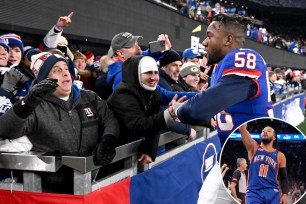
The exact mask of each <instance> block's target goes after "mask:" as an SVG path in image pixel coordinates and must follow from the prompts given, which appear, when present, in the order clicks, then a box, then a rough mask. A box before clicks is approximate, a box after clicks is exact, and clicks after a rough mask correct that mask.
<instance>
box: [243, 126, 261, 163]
mask: <svg viewBox="0 0 306 204" xmlns="http://www.w3.org/2000/svg"><path fill="white" fill-rule="evenodd" d="M239 131H240V134H241V138H242V142H243V144H244V146H245V148H246V149H247V151H248V156H249V159H250V158H252V156H253V155H254V153H255V148H256V147H257V145H258V144H257V142H256V141H255V140H253V139H252V137H251V135H250V133H249V131H248V129H247V123H244V124H242V125H241V126H240V127H239Z"/></svg>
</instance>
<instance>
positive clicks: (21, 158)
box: [0, 127, 210, 195]
mask: <svg viewBox="0 0 306 204" xmlns="http://www.w3.org/2000/svg"><path fill="white" fill-rule="evenodd" d="M196 130H197V135H198V137H196V138H195V139H194V140H192V141H187V140H186V136H184V135H180V134H177V133H173V132H166V133H163V134H161V135H160V139H159V146H162V145H165V144H171V143H174V144H175V146H176V147H174V148H173V149H170V150H167V151H165V152H164V153H163V154H161V155H158V156H157V157H156V160H155V162H153V163H150V164H146V165H141V164H139V163H138V162H137V156H138V150H139V148H140V145H141V143H142V140H137V141H134V142H131V143H128V144H125V145H122V146H119V147H117V148H116V156H115V158H114V159H113V161H112V163H114V162H117V161H124V168H123V169H121V170H119V171H117V172H114V173H113V174H111V175H108V176H106V177H104V178H101V179H100V180H97V181H93V180H92V173H94V172H96V171H97V170H98V169H99V168H100V166H96V165H95V164H94V162H93V156H89V157H76V156H55V155H50V154H48V153H44V152H32V151H30V152H21V153H5V152H2V153H0V169H7V170H20V171H22V174H23V181H22V183H15V182H14V181H13V180H12V182H4V181H1V182H0V189H9V190H19V191H30V192H41V191H42V184H41V177H40V175H39V172H56V171H58V169H59V168H60V167H62V166H63V165H65V166H68V167H70V168H72V169H73V171H74V173H73V174H74V183H73V187H74V194H75V195H84V194H88V193H90V192H92V191H94V190H97V189H99V188H101V187H103V186H107V185H110V184H112V183H116V182H118V181H120V180H123V179H125V178H128V177H131V176H133V175H136V174H138V173H141V172H143V171H146V170H148V169H150V168H153V167H154V166H157V165H159V164H160V163H162V162H164V161H166V160H167V159H169V158H171V157H173V156H175V155H176V154H178V153H180V152H182V151H184V150H185V149H187V148H189V147H190V146H192V145H194V144H196V143H199V142H202V141H204V140H205V139H206V138H207V137H208V136H209V132H210V131H209V129H208V128H203V127H196Z"/></svg>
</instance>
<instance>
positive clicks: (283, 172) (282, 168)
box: [278, 153, 289, 204]
mask: <svg viewBox="0 0 306 204" xmlns="http://www.w3.org/2000/svg"><path fill="white" fill-rule="evenodd" d="M278 171H279V181H280V187H281V190H282V196H281V198H280V203H281V204H287V203H288V192H289V184H288V176H287V169H286V157H285V155H284V154H283V153H280V163H279V170H278Z"/></svg>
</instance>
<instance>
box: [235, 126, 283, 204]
mask: <svg viewBox="0 0 306 204" xmlns="http://www.w3.org/2000/svg"><path fill="white" fill-rule="evenodd" d="M239 131H240V133H241V137H242V142H243V144H244V146H245V147H246V149H247V151H248V157H249V160H250V165H249V180H248V187H247V192H246V204H255V203H256V204H265V203H271V204H279V203H281V204H287V203H288V191H289V187H288V177H287V171H286V157H285V155H284V154H283V153H282V152H280V151H278V150H277V149H275V148H276V146H277V145H276V144H277V134H276V131H275V130H274V129H273V128H272V127H270V126H266V127H265V128H264V129H263V130H262V132H261V143H260V145H259V144H258V143H257V142H256V141H255V140H254V139H252V137H251V135H250V133H249V132H248V130H247V123H245V124H243V125H241V126H240V127H239ZM278 175H279V181H280V189H281V192H282V196H280V192H279V187H278V183H277V177H278Z"/></svg>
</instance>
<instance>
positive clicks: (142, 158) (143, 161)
mask: <svg viewBox="0 0 306 204" xmlns="http://www.w3.org/2000/svg"><path fill="white" fill-rule="evenodd" d="M138 161H139V162H140V163H141V164H149V163H152V162H153V160H152V158H151V157H150V156H149V155H147V154H141V155H140V157H139V158H138Z"/></svg>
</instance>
